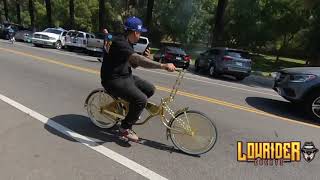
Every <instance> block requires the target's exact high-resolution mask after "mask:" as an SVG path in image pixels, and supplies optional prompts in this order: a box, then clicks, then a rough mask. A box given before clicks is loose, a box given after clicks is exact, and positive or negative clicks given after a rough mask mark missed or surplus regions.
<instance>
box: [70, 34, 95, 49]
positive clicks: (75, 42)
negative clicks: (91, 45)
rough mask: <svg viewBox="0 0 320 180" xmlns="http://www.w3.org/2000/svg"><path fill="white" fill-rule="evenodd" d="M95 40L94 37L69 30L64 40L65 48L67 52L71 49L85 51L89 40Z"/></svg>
mask: <svg viewBox="0 0 320 180" xmlns="http://www.w3.org/2000/svg"><path fill="white" fill-rule="evenodd" d="M90 38H91V39H95V38H96V37H95V35H93V34H91V33H88V32H83V31H77V30H70V31H69V32H68V33H67V35H66V38H65V41H66V47H67V49H69V50H71V51H72V50H73V49H81V50H86V48H87V45H88V40H89V39H90Z"/></svg>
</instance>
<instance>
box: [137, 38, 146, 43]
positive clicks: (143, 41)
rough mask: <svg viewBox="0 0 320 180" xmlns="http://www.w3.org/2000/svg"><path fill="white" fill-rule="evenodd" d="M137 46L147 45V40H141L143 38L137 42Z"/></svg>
mask: <svg viewBox="0 0 320 180" xmlns="http://www.w3.org/2000/svg"><path fill="white" fill-rule="evenodd" d="M138 43H139V44H147V43H148V42H147V40H146V39H143V38H140V39H139V41H138Z"/></svg>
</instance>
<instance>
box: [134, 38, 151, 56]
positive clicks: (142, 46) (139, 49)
mask: <svg viewBox="0 0 320 180" xmlns="http://www.w3.org/2000/svg"><path fill="white" fill-rule="evenodd" d="M148 45H149V39H148V38H147V37H143V36H140V39H139V41H138V42H137V43H136V44H134V45H133V49H134V51H135V52H136V53H138V54H142V53H143V52H144V51H145V50H146V48H147V47H148Z"/></svg>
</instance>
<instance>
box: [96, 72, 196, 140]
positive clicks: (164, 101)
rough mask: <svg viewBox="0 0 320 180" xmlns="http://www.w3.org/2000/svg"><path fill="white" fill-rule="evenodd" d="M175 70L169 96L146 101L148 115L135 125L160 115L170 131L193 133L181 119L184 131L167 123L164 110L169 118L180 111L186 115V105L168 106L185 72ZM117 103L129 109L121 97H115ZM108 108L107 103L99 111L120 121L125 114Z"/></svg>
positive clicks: (115, 103)
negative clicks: (153, 101) (179, 107)
mask: <svg viewBox="0 0 320 180" xmlns="http://www.w3.org/2000/svg"><path fill="white" fill-rule="evenodd" d="M177 71H178V72H179V74H178V77H177V79H176V82H175V84H174V86H173V87H172V90H171V92H170V96H169V97H166V98H161V102H160V104H159V105H156V104H155V103H152V102H148V103H147V105H146V107H145V109H146V110H147V111H148V112H149V116H148V117H147V118H146V119H145V120H144V121H143V122H139V123H136V124H135V125H143V124H145V123H147V122H148V121H149V120H150V119H151V118H153V117H156V116H160V119H161V122H162V123H163V125H164V126H165V127H166V128H167V129H168V130H172V131H175V132H179V133H186V134H189V135H193V134H194V132H193V131H192V130H191V128H190V125H189V126H188V127H187V128H186V123H185V122H183V121H181V123H182V126H183V129H184V131H181V130H178V129H174V128H171V127H169V123H170V120H171V119H168V118H166V117H165V112H168V113H169V115H170V116H171V118H176V115H178V114H180V113H182V112H184V113H185V115H186V111H187V110H188V109H189V108H188V107H185V108H182V109H180V110H178V111H176V112H174V111H173V110H172V109H171V108H170V106H169V104H170V103H172V102H174V99H175V96H176V94H177V92H178V88H179V86H180V84H181V81H182V79H183V77H184V74H185V70H181V69H180V70H177ZM117 104H122V106H123V107H124V108H126V109H129V104H128V103H127V102H126V101H124V100H122V99H116V101H115V102H114V105H117ZM109 108H110V105H107V106H105V107H102V108H101V110H100V111H101V112H103V113H106V114H109V115H112V116H114V117H116V118H118V119H119V120H120V121H121V120H123V119H124V118H125V115H126V114H117V113H114V112H111V111H108V109H109ZM126 113H127V112H126ZM186 117H187V116H186ZM187 120H188V119H187Z"/></svg>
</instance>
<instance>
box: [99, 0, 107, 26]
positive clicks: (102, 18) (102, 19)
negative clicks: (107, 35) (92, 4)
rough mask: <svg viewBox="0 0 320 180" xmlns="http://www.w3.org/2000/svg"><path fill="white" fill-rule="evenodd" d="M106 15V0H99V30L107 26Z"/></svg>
mask: <svg viewBox="0 0 320 180" xmlns="http://www.w3.org/2000/svg"><path fill="white" fill-rule="evenodd" d="M105 15H106V7H105V0H99V31H100V32H102V30H103V29H104V28H106V27H105Z"/></svg>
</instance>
